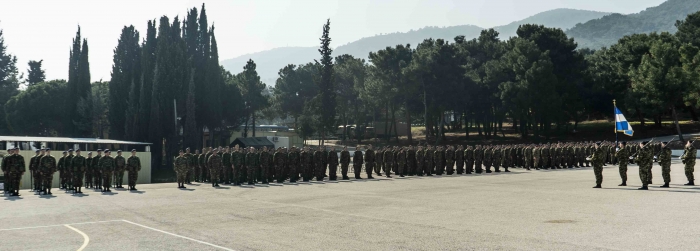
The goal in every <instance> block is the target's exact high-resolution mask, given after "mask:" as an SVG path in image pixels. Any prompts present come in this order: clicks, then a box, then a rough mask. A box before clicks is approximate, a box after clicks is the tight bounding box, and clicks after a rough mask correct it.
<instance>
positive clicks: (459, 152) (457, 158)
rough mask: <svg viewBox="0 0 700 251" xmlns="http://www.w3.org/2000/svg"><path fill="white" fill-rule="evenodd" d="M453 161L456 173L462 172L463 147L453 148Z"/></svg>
mask: <svg viewBox="0 0 700 251" xmlns="http://www.w3.org/2000/svg"><path fill="white" fill-rule="evenodd" d="M455 163H457V174H463V173H464V149H462V148H461V147H459V148H457V150H455Z"/></svg>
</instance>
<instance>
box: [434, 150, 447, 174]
mask: <svg viewBox="0 0 700 251" xmlns="http://www.w3.org/2000/svg"><path fill="white" fill-rule="evenodd" d="M433 154H434V155H433V166H434V169H433V171H435V174H437V175H442V173H443V171H444V170H445V151H444V150H443V149H442V146H438V147H437V149H436V150H435V152H434V153H433Z"/></svg>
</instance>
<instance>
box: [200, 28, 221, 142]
mask: <svg viewBox="0 0 700 251" xmlns="http://www.w3.org/2000/svg"><path fill="white" fill-rule="evenodd" d="M209 35H210V36H211V53H210V55H211V57H210V58H208V60H207V62H206V63H207V64H206V65H207V75H206V77H205V80H204V82H205V83H207V87H206V91H205V94H206V96H207V97H206V100H205V101H206V107H207V109H206V110H205V111H204V113H203V114H205V116H206V118H205V120H203V121H204V123H205V124H206V126H207V127H208V128H209V132H210V134H212V135H213V132H214V131H215V130H216V129H217V128H219V127H220V126H221V115H222V112H221V93H222V90H223V85H224V79H223V76H222V75H221V68H220V67H219V52H218V49H217V45H216V37H214V27H213V26H212V28H211V32H210V34H209ZM212 143H213V142H212Z"/></svg>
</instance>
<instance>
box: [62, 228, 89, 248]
mask: <svg viewBox="0 0 700 251" xmlns="http://www.w3.org/2000/svg"><path fill="white" fill-rule="evenodd" d="M63 226H65V227H67V228H70V229H71V230H73V231H76V232H78V233H79V234H80V235H82V236H83V245H82V246H80V248H78V250H77V251H83V249H85V247H87V245H88V243H90V237H88V236H87V234H85V233H83V232H82V231H80V230H78V229H77V228H74V227H71V226H69V225H63Z"/></svg>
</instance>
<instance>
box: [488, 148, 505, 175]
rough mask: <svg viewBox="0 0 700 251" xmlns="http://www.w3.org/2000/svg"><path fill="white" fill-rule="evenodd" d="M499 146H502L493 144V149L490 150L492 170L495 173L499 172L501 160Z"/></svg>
mask: <svg viewBox="0 0 700 251" xmlns="http://www.w3.org/2000/svg"><path fill="white" fill-rule="evenodd" d="M501 148H503V147H502V146H494V147H493V150H491V160H492V162H491V165H493V168H494V171H496V172H497V173H500V172H501V168H500V165H501V160H502V159H503V155H502V154H501Z"/></svg>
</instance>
